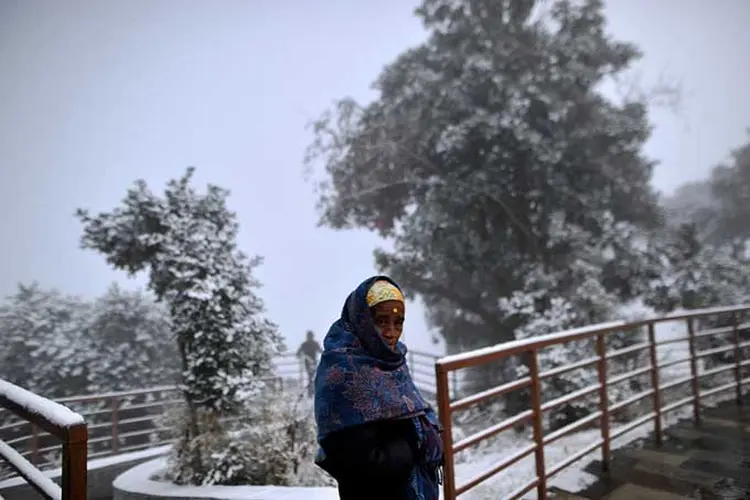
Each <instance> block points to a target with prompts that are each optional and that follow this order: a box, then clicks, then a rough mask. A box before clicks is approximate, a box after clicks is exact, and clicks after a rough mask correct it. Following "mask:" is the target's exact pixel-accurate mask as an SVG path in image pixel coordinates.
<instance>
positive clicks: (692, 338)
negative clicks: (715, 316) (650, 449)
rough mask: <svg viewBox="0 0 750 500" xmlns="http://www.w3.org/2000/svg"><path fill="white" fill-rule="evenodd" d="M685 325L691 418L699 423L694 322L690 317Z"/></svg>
mask: <svg viewBox="0 0 750 500" xmlns="http://www.w3.org/2000/svg"><path fill="white" fill-rule="evenodd" d="M687 327H688V344H689V349H690V385H691V386H692V389H693V420H695V423H699V422H700V419H701V411H700V404H701V402H700V386H699V385H698V359H697V358H696V345H695V322H694V320H693V318H692V317H690V318H688V319H687Z"/></svg>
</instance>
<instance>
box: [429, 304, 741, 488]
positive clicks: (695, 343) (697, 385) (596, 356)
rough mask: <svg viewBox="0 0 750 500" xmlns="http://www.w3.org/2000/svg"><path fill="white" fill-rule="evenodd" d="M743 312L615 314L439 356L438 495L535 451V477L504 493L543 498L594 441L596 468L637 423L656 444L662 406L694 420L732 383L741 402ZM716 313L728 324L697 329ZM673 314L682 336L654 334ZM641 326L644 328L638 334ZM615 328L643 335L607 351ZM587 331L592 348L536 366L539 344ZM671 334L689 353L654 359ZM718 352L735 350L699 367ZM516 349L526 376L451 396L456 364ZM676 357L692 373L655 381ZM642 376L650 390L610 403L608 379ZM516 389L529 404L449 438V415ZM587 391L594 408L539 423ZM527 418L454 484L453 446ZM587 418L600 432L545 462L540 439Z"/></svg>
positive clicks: (457, 448) (477, 362)
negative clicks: (573, 377) (583, 377)
mask: <svg viewBox="0 0 750 500" xmlns="http://www.w3.org/2000/svg"><path fill="white" fill-rule="evenodd" d="M748 312H750V305H742V306H734V307H724V308H713V309H703V310H694V311H690V312H685V313H679V314H672V315H667V316H662V317H658V318H653V319H648V320H643V321H637V322H633V323H625V322H621V321H618V322H612V323H606V324H600V325H594V326H590V327H584V328H578V329H574V330H569V331H565V332H561V333H556V334H551V335H545V336H540V337H536V338H532V339H527V340H521V341H513V342H508V343H506V344H501V345H498V346H495V347H489V348H485V349H479V350H476V351H472V352H468V353H463V354H457V355H453V356H447V357H444V358H441V359H440V360H438V361H437V363H436V365H435V374H436V379H437V399H438V411H439V414H440V420H441V422H442V424H443V426H444V429H445V432H444V435H443V442H444V445H445V473H444V483H443V488H444V499H445V500H454V499H455V498H456V497H458V496H459V495H461V494H462V493H465V492H466V491H468V490H470V489H472V488H474V487H475V486H477V485H478V484H480V483H482V482H484V481H486V480H487V479H489V478H491V477H492V476H495V475H496V474H498V473H500V472H502V471H505V470H506V469H508V468H510V467H511V466H513V465H515V464H517V463H518V462H520V461H521V460H522V459H524V458H526V457H531V456H532V455H533V456H534V461H535V468H536V477H535V478H533V479H532V480H530V481H528V482H527V483H526V484H523V485H522V486H520V487H519V488H517V489H516V490H515V491H513V492H511V493H510V494H509V495H508V496H507V498H510V499H517V498H521V497H523V496H524V495H525V494H527V493H529V492H531V491H532V490H534V489H536V492H537V498H539V499H542V500H544V499H545V498H547V484H548V480H549V479H550V478H552V477H553V476H555V475H556V474H558V473H559V472H560V471H562V470H564V469H566V468H567V467H569V466H570V465H572V464H573V463H575V462H578V461H579V460H581V459H582V458H584V457H586V456H587V455H589V454H590V453H592V452H593V451H595V450H597V449H599V448H601V453H602V456H601V458H602V469H603V470H604V471H605V472H606V471H607V470H608V467H609V463H610V451H611V442H612V440H613V439H615V438H617V437H619V436H622V435H623V434H625V433H627V432H630V431H632V430H634V429H635V428H637V427H639V426H641V425H643V424H646V423H648V422H653V424H654V434H655V439H656V441H657V444H661V441H662V437H663V430H662V425H663V420H664V415H665V414H666V413H668V412H672V411H674V410H676V409H678V408H681V407H683V406H685V405H688V404H692V407H693V417H694V419H695V420H696V421H699V420H700V418H701V413H700V408H701V401H704V402H705V399H706V398H709V397H715V396H716V395H718V394H720V393H723V392H725V391H729V390H732V389H733V390H734V391H735V396H736V398H737V400H738V402H739V401H740V400H741V397H742V394H743V385H744V384H746V383H748V382H750V378H743V368H744V367H746V366H748V365H749V364H750V361H748V360H745V359H743V358H744V352H745V349H746V348H748V347H750V342H747V341H746V342H743V341H742V335H741V332H742V331H745V330H747V329H748V328H750V324H743V323H741V322H742V320H743V316H744V315H745V314H746V313H748ZM717 316H718V317H720V318H730V319H731V323H730V326H727V327H723V328H711V329H706V330H703V331H697V325H696V323H697V322H698V321H700V320H704V319H710V318H714V317H717ZM675 321H680V322H681V321H684V322H686V323H687V336H686V337H680V338H669V339H666V340H662V341H659V340H658V339H657V338H656V335H655V325H657V324H659V323H664V322H675ZM644 330H645V335H643V333H644V332H643V331H644ZM617 332H633V334H636V333H638V332H640V333H641V334H642V335H643V337H644V338H642V339H639V340H643V341H642V342H639V343H637V344H635V345H631V346H629V347H626V348H622V349H619V350H615V351H609V352H608V351H607V349H606V347H607V339H608V338H609V337H610V336H611V335H612V334H614V333H617ZM726 334H731V335H732V338H731V339H730V340H728V341H726V343H728V345H723V346H720V347H716V348H712V349H705V350H701V351H699V350H698V349H699V347H700V344H701V342H700V340H701V339H703V340H709V341H710V340H712V339H715V338H717V337H720V336H722V335H726ZM587 339H590V340H594V339H595V346H596V348H595V351H596V352H592V356H591V357H588V358H585V359H583V360H581V361H579V362H576V363H573V364H570V365H567V366H555V367H552V368H551V369H546V370H545V369H544V367H541V366H540V357H539V352H540V350H543V349H545V348H549V347H554V346H558V345H561V344H566V343H569V342H574V341H582V340H587ZM676 342H687V343H688V346H689V356H687V357H686V358H684V359H678V360H671V361H668V362H665V363H660V361H659V358H658V356H657V347H658V346H660V345H667V344H673V343H676ZM636 353H641V354H645V353H647V354H648V362H645V363H644V364H645V366H643V364H642V365H641V366H640V367H638V368H636V369H635V370H632V371H629V372H627V373H622V374H617V375H613V374H611V373H609V371H610V370H609V369H608V361H609V360H612V359H614V358H617V357H620V356H626V355H634V354H636ZM722 353H729V354H731V353H733V357H734V359H733V360H732V362H731V363H727V364H723V365H719V366H718V367H716V368H711V369H704V370H703V371H701V370H700V369H699V361H702V360H703V359H704V358H706V357H709V356H716V355H718V354H722ZM514 356H522V357H523V358H525V359H524V360H523V363H524V364H525V366H526V367H527V368H528V376H525V377H521V378H519V379H517V380H513V381H509V382H507V383H504V384H502V385H499V386H496V387H494V388H491V389H488V390H485V391H482V392H480V393H477V394H473V395H470V396H468V397H463V398H461V399H458V400H455V399H454V398H452V397H451V394H453V391H451V387H450V385H451V384H450V381H449V375H450V374H452V373H455V372H456V371H457V370H460V369H462V368H471V367H478V366H482V365H485V364H487V363H491V362H498V361H503V360H507V359H508V358H511V357H514ZM680 363H689V365H690V375H689V376H687V377H682V378H678V379H675V380H670V381H669V382H667V383H660V370H663V369H664V368H666V367H668V366H673V365H677V364H680ZM592 366H594V367H595V369H596V372H597V374H598V383H597V384H593V385H591V386H589V387H585V388H583V389H581V390H577V391H575V392H572V393H570V394H566V395H564V396H562V397H559V398H557V399H553V400H550V401H544V400H543V397H542V396H543V395H542V382H544V381H548V380H551V379H553V378H555V377H558V376H560V375H561V374H564V373H570V372H573V371H574V370H580V369H581V368H587V367H592ZM729 371H734V376H733V377H731V381H730V382H728V383H724V384H722V385H720V386H718V387H712V388H706V389H705V390H702V387H701V382H702V379H703V378H704V377H707V376H716V375H718V374H725V375H726V372H729ZM643 377H648V378H649V379H650V383H649V384H648V385H650V388H649V389H648V390H645V391H642V392H640V393H637V394H635V395H634V396H632V397H629V398H627V399H625V400H623V401H619V402H616V403H614V404H611V403H610V399H611V398H610V392H609V389H610V388H611V387H612V386H614V385H617V384H620V383H623V382H626V383H627V382H628V381H632V380H635V379H637V378H643ZM685 384H690V391H689V394H688V395H687V396H685V397H680V396H682V395H681V394H679V393H678V392H676V389H677V388H678V387H679V386H683V385H685ZM518 390H524V391H527V394H528V396H529V398H528V399H529V401H530V407H529V408H528V409H526V410H525V411H520V412H518V413H517V414H515V415H512V416H510V417H509V418H507V419H505V420H503V421H501V422H498V423H495V424H494V425H492V426H490V427H488V428H484V429H482V430H480V431H479V432H476V433H474V434H472V435H470V436H468V437H466V438H465V439H461V440H460V441H457V442H454V440H453V432H452V428H453V422H454V416H455V414H456V413H457V412H460V411H462V410H466V409H468V408H471V407H474V406H476V405H479V404H482V403H485V404H486V403H487V402H488V401H489V400H491V399H492V398H497V397H499V396H507V395H508V394H509V393H512V392H514V391H518ZM667 391H669V393H670V394H669V395H670V396H672V395H676V396H677V398H678V399H676V400H675V401H672V402H670V403H669V404H663V403H664V396H665V395H667ZM587 396H588V397H591V396H595V397H597V398H598V400H599V403H598V411H596V412H593V413H591V414H589V415H587V416H585V417H583V418H580V419H578V420H577V421H575V422H573V423H570V424H568V425H566V426H565V427H562V428H560V429H557V430H554V431H552V432H549V433H547V432H546V431H545V426H544V416H545V414H546V413H547V412H549V411H550V410H554V409H558V408H560V407H562V406H565V405H567V404H569V403H571V402H572V401H575V400H579V399H581V398H583V397H587ZM452 399H453V400H452ZM644 401H645V402H647V404H648V406H650V409H651V411H650V412H648V413H647V414H646V415H643V416H641V417H640V418H636V419H635V420H632V421H630V422H628V423H626V424H624V425H622V426H618V427H617V428H616V429H612V428H611V415H612V414H613V413H614V412H622V410H623V409H624V408H626V407H628V406H630V405H633V404H635V403H639V402H641V404H643V402H644ZM649 401H650V402H649ZM529 422H530V423H531V426H532V435H533V438H532V440H531V443H530V444H529V445H528V446H526V447H524V448H522V449H521V450H519V451H518V452H517V453H515V454H513V455H512V456H510V457H508V458H506V459H505V460H504V461H502V463H499V464H497V465H495V466H493V467H491V468H490V469H489V470H487V471H486V472H483V473H481V474H479V475H477V476H476V477H474V478H472V479H470V480H469V481H467V482H465V483H463V484H459V485H457V484H456V474H455V454H456V453H459V452H461V451H464V450H466V449H467V448H470V447H472V446H475V445H477V444H478V443H480V442H482V441H484V440H487V439H489V438H492V437H494V436H496V435H498V434H500V433H501V432H504V431H508V430H510V429H512V428H515V427H517V426H518V425H519V424H524V423H529ZM592 424H598V427H599V429H600V433H601V437H600V439H598V440H596V441H595V442H593V443H591V444H589V445H588V446H586V447H585V448H584V449H582V450H580V451H579V452H577V453H573V454H571V455H569V456H568V457H567V458H566V459H564V460H563V461H562V462H560V463H557V464H554V465H552V466H550V467H548V466H547V464H546V462H545V447H546V446H548V445H550V444H551V443H553V442H556V441H557V440H559V439H560V438H563V437H565V436H567V435H569V434H572V433H574V432H577V431H581V430H582V429H584V428H585V427H587V426H591V425H592Z"/></svg>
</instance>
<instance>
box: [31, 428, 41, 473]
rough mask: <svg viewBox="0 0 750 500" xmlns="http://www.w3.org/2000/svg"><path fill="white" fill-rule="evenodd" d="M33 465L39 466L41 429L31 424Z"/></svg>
mask: <svg viewBox="0 0 750 500" xmlns="http://www.w3.org/2000/svg"><path fill="white" fill-rule="evenodd" d="M31 463H32V464H34V465H37V466H38V465H39V427H37V426H36V425H34V424H31Z"/></svg>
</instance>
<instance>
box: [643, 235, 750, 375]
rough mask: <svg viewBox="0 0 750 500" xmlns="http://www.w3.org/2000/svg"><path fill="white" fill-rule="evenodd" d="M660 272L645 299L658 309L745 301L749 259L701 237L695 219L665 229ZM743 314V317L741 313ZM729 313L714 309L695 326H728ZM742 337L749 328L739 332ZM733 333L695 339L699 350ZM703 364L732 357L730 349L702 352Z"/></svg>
mask: <svg viewBox="0 0 750 500" xmlns="http://www.w3.org/2000/svg"><path fill="white" fill-rule="evenodd" d="M661 259H662V265H663V272H662V273H661V274H660V275H659V276H658V277H657V278H655V279H654V280H652V281H651V282H650V288H649V290H648V293H647V294H646V295H645V297H644V301H645V303H646V304H648V305H650V306H652V307H653V308H654V309H655V310H657V311H659V312H669V311H673V310H675V309H700V308H706V307H714V306H728V305H733V304H742V303H747V302H748V301H750V262H748V261H747V260H745V259H744V258H743V256H741V255H737V253H736V252H735V249H734V248H733V247H732V246H731V245H710V244H706V243H704V242H703V241H702V240H701V238H700V233H699V232H698V229H697V228H696V227H695V225H691V224H685V225H683V226H681V227H680V228H678V229H677V230H676V231H674V232H673V233H670V234H668V236H667V237H666V238H665V241H664V242H663V247H662V253H661ZM746 319H747V318H746ZM732 321H733V318H732V315H727V314H725V315H716V316H711V317H706V318H701V319H700V320H699V321H696V325H695V326H696V331H699V330H704V329H709V328H718V327H728V326H731V325H732ZM741 335H742V338H743V339H745V340H746V339H747V338H748V337H749V336H748V332H747V331H742V332H741ZM732 341H733V339H732V334H731V333H728V334H722V335H712V336H709V337H701V338H699V339H698V342H697V348H698V350H706V349H712V348H718V347H722V346H725V345H728V344H729V342H732ZM704 360H705V363H706V365H707V367H710V366H713V365H717V364H724V363H730V362H733V361H734V352H733V351H731V350H730V351H727V352H723V353H717V354H715V355H712V356H708V357H706V358H704Z"/></svg>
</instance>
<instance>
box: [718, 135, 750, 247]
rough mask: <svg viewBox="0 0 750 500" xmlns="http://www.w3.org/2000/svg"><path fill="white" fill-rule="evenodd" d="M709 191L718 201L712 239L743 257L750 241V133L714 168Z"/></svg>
mask: <svg viewBox="0 0 750 500" xmlns="http://www.w3.org/2000/svg"><path fill="white" fill-rule="evenodd" d="M711 192H712V194H713V196H714V199H715V200H716V203H717V204H718V207H717V228H716V235H715V238H714V242H719V243H727V244H731V245H732V248H733V249H734V252H735V254H736V255H737V256H738V257H741V258H744V257H746V251H747V244H748V241H750V132H749V133H748V141H747V142H746V143H745V144H744V145H742V146H741V147H738V148H736V149H734V150H733V151H732V152H731V153H730V161H729V162H727V163H726V164H723V165H718V166H716V167H714V169H713V170H712V172H711Z"/></svg>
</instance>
